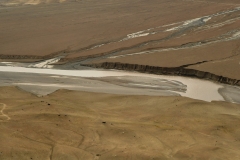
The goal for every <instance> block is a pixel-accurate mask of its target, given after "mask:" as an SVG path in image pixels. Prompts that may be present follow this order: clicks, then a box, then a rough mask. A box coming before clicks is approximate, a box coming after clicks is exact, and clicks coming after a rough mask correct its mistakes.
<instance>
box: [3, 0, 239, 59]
mask: <svg viewBox="0 0 240 160" xmlns="http://www.w3.org/2000/svg"><path fill="white" fill-rule="evenodd" d="M234 7H236V5H235V4H228V5H227V4H221V3H219V4H218V3H217V4H215V3H214V4H208V3H201V2H195V1H191V2H189V1H169V0H160V1H159V0H150V1H149V0H148V1H145V0H133V1H131V2H129V1H122V0H114V1H110V0H103V1H98V0H90V1H84V0H83V1H79V2H73V1H66V2H64V3H60V4H58V3H47V4H39V5H24V6H17V7H1V8H0V21H1V25H0V35H1V38H0V48H1V51H0V55H34V56H44V55H50V54H55V53H58V54H60V53H63V52H68V53H69V54H70V55H71V56H72V55H74V56H73V57H79V56H84V55H85V54H84V53H81V52H80V51H84V50H86V48H91V46H95V45H100V44H103V43H106V42H112V41H115V40H118V39H121V38H124V37H126V35H127V34H130V33H134V32H138V31H141V30H144V29H148V28H152V27H157V26H162V25H167V24H170V23H175V22H179V21H184V20H188V19H192V18H196V17H200V16H204V15H208V14H213V13H216V12H220V11H224V10H226V9H230V8H234ZM147 40H148V39H144V41H147ZM141 41H142V40H139V41H138V42H137V43H139V42H141ZM130 43H132V44H134V43H136V42H131V41H130ZM103 51H104V50H103ZM104 52H106V51H104ZM96 53H99V52H94V53H91V54H96ZM70 55H69V56H70ZM2 58H6V59H8V58H11V57H10V56H9V57H7V56H6V57H2ZM13 58H14V57H13ZM26 58H27V56H26ZM33 58H34V57H33Z"/></svg>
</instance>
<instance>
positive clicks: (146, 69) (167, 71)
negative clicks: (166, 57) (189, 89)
mask: <svg viewBox="0 0 240 160" xmlns="http://www.w3.org/2000/svg"><path fill="white" fill-rule="evenodd" d="M84 66H89V67H94V68H105V69H118V70H126V71H138V72H143V73H150V74H159V75H177V76H187V77H197V78H200V79H208V80H212V81H215V82H220V83H225V84H230V85H237V86H240V80H237V79H232V78H228V77H223V76H219V75H215V74H213V73H209V72H204V71H198V70H195V69H188V68H184V67H156V66H148V65H138V64H123V63H113V62H104V63H98V64H85V65H84Z"/></svg>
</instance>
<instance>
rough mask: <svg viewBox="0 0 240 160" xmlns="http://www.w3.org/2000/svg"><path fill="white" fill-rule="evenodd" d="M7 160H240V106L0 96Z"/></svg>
mask: <svg viewBox="0 0 240 160" xmlns="http://www.w3.org/2000/svg"><path fill="white" fill-rule="evenodd" d="M0 91H1V92H0V110H1V112H0V131H1V132H0V143H1V145H0V159H2V160H8V159H9V160H10V159H11V160H19V159H24V160H25V159H33V160H38V159H39V160H43V159H46V160H47V159H48V160H49V159H51V160H55V159H56V160H60V159H71V160H74V159H76V160H77V159H86V160H87V159H94V160H96V159H99V160H100V159H103V160H108V159H109V160H115V159H116V160H117V159H137V160H149V159H169V160H185V159H224V160H238V159H239V157H240V155H239V149H240V139H239V136H240V135H239V134H240V129H239V128H240V126H239V124H240V116H239V115H240V106H239V105H237V104H231V103H226V102H211V103H209V102H203V101H198V100H192V99H189V98H183V97H149V96H121V95H110V94H101V93H99V94H97V93H88V92H77V91H68V90H59V91H56V92H55V93H52V94H50V95H48V96H44V97H36V96H34V95H32V94H30V93H27V92H24V91H21V90H19V89H17V88H16V87H1V88H0Z"/></svg>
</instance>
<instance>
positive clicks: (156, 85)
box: [0, 66, 240, 103]
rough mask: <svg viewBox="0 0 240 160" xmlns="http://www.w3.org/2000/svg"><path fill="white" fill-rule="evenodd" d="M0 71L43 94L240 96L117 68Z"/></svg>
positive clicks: (4, 80) (5, 81)
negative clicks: (84, 92)
mask: <svg viewBox="0 0 240 160" xmlns="http://www.w3.org/2000/svg"><path fill="white" fill-rule="evenodd" d="M0 71H1V81H0V85H2V86H6V85H15V86H19V87H20V88H22V89H24V90H27V91H29V92H32V93H34V94H37V95H46V94H49V93H52V92H54V91H55V90H57V89H63V88H64V89H70V90H82V91H92V92H102V93H114V94H126V95H160V96H178V95H181V96H185V97H189V98H193V99H199V100H204V101H224V100H227V101H230V102H235V103H239V102H240V101H239V98H237V97H239V96H238V95H240V89H239V88H238V87H231V86H227V85H223V84H217V83H214V82H211V81H207V80H200V79H196V78H188V77H180V76H163V75H151V74H143V73H136V72H125V71H116V70H95V69H94V70H59V69H44V68H41V69H40V68H25V67H13V66H0ZM223 88H225V89H223ZM219 91H220V92H219Z"/></svg>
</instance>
